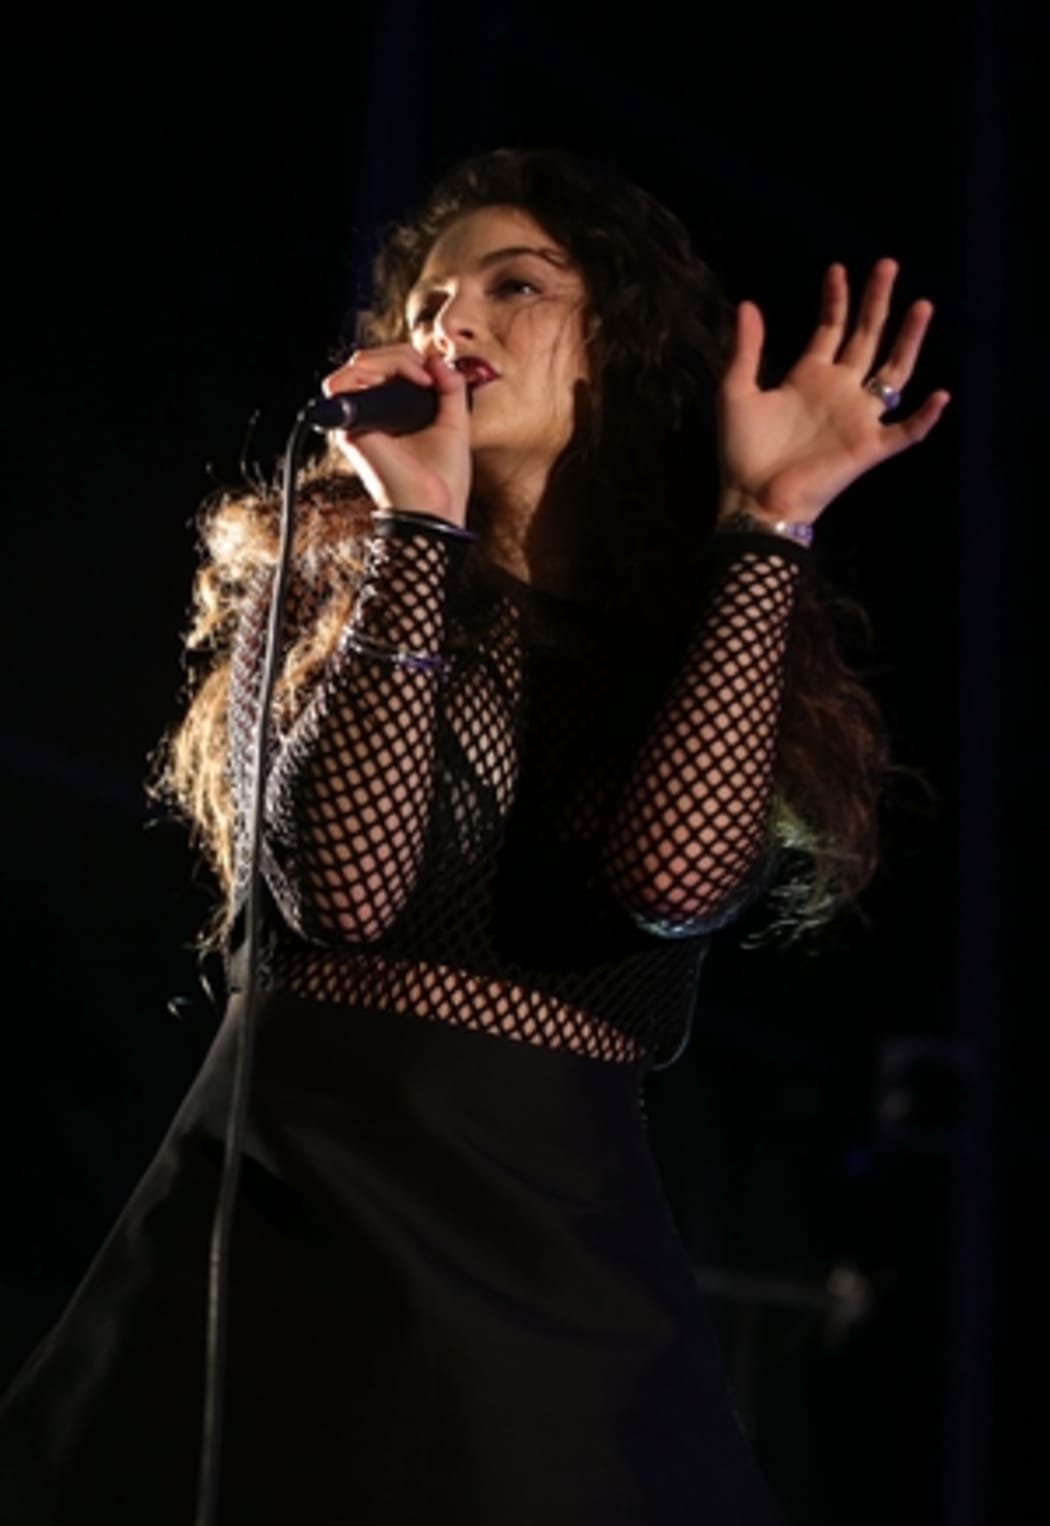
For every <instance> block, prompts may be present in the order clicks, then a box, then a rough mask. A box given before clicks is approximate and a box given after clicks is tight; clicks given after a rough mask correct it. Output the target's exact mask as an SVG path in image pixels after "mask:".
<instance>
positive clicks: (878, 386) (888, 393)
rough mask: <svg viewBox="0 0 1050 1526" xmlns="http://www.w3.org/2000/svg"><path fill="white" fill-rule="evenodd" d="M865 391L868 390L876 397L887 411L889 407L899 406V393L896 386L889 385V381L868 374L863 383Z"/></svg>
mask: <svg viewBox="0 0 1050 1526" xmlns="http://www.w3.org/2000/svg"><path fill="white" fill-rule="evenodd" d="M864 390H865V392H870V393H871V395H872V397H877V398H878V400H879V402H880V403H881V404H882V406H883V407H884V408H885V409H886V411H887V413H888V412H889V411H890V409H891V408H898V407H899V406H900V400H901V395H900V393H899V392H898V391H897V389H896V387H891V386H890V384H889V382H884V381H882V380H881V379H880V378H879V377H877V376H869V377H868V379H867V381H866V382H865V383H864Z"/></svg>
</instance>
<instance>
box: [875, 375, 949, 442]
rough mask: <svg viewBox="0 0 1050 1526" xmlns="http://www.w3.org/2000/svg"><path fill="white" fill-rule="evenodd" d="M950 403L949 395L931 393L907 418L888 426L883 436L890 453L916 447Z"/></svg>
mask: <svg viewBox="0 0 1050 1526" xmlns="http://www.w3.org/2000/svg"><path fill="white" fill-rule="evenodd" d="M950 402H951V394H950V393H948V392H944V391H938V392H931V393H930V395H929V397H928V398H927V399H926V401H925V402H924V403H923V404H922V406H921V407H920V408H917V409H916V410H915V412H914V413H913V414H911V415H910V416H909V417H908V418H906V419H900V420H899V421H898V422H897V423H896V424H888V425H887V426H886V429H885V430H884V432H883V436H884V440H885V442H886V443H887V444H888V445H890V446H891V452H890V453H892V454H895V453H896V452H897V451H899V450H906V449H907V448H908V446H909V445H918V443H919V441H920V440H925V438H926V436H927V435H928V434H929V432H930V430H931V429H932V428H933V426H934V425H935V424H936V423H937V420H938V419H939V418H940V417H941V414H942V413H943V412H944V410H945V409H946V408H947V406H948V404H949V403H950Z"/></svg>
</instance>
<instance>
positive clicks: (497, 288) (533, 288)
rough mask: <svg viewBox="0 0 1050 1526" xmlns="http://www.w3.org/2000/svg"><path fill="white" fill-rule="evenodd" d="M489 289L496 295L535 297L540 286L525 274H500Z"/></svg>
mask: <svg viewBox="0 0 1050 1526" xmlns="http://www.w3.org/2000/svg"><path fill="white" fill-rule="evenodd" d="M491 290H492V294H493V296H496V297H535V296H538V295H539V291H540V288H539V287H538V286H537V285H536V282H535V281H530V280H528V279H527V278H526V277H525V276H501V277H500V279H499V280H498V281H497V282H496V283H495V285H494V286H493V287H492V288H491Z"/></svg>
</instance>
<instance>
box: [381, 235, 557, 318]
mask: <svg viewBox="0 0 1050 1526" xmlns="http://www.w3.org/2000/svg"><path fill="white" fill-rule="evenodd" d="M518 254H534V255H536V256H537V258H539V259H541V260H546V262H547V264H548V265H553V266H554V267H555V269H556V270H568V269H569V268H570V264H569V260H568V258H567V257H566V256H565V255H564V254H563V253H562V251H561V250H560V249H554V248H551V247H549V246H546V245H543V244H507V245H506V246H505V247H504V248H502V249H490V250H489V252H488V254H483V255H482V256H481V257H480V259H478V260H476V261H475V262H474V269H475V270H488V269H489V267H490V266H491V265H498V264H499V262H500V260H509V259H513V258H514V256H515V255H518ZM440 284H441V277H440V276H439V275H437V276H432V277H431V278H430V280H429V281H417V282H416V284H415V285H414V286H413V287H412V288H411V289H410V291H409V293H408V296H407V297H406V298H405V306H406V307H407V306H408V304H409V303H410V302H412V301H414V300H415V299H416V298H417V297H421V296H422V295H423V294H424V293H425V292H427V291H431V290H432V289H433V288H434V287H435V286H439V285H440Z"/></svg>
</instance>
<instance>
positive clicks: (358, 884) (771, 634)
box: [231, 530, 798, 1062]
mask: <svg viewBox="0 0 1050 1526" xmlns="http://www.w3.org/2000/svg"><path fill="white" fill-rule="evenodd" d="M765 540H766V538H765V537H763V538H761V541H760V543H759V545H758V547H757V549H756V548H755V546H754V545H751V546H750V549H745V550H743V551H742V552H741V554H739V555H731V558H730V561H729V565H728V566H727V567H726V568H725V569H724V570H723V572H722V573H721V575H720V576H719V577H718V578H717V579H716V581H715V583H714V585H713V587H712V590H711V593H710V599H709V603H708V607H707V609H706V611H705V613H704V615H703V618H702V619H701V620H700V622H699V624H698V628H697V630H696V633H695V635H694V637H693V639H692V640H691V641H690V642H689V643H688V646H687V647H686V649H685V651H684V653H683V655H682V658H681V660H680V662H679V664H678V669H677V672H675V673H674V674H673V675H670V681H668V678H669V675H667V674H664V675H663V678H662V680H661V675H659V674H646V675H644V677H645V683H644V684H643V685H642V686H641V687H639V686H638V685H637V684H636V685H635V686H634V692H633V693H632V694H628V693H627V692H626V690H625V686H624V673H623V671H622V667H621V663H620V655H619V654H618V653H617V651H616V650H615V649H614V647H610V646H609V645H608V643H606V642H605V640H604V638H603V637H602V635H601V634H600V633H599V634H596V635H595V634H593V633H591V634H590V635H589V636H588V639H586V640H580V639H577V636H578V632H577V633H576V634H574V635H573V636H572V639H568V637H564V638H563V635H562V630H563V626H564V628H565V629H566V630H567V629H568V625H567V624H565V621H562V619H561V616H560V615H559V614H558V613H557V612H555V616H554V617H553V619H552V620H548V621H547V622H546V625H545V626H544V629H543V633H542V636H541V637H539V638H538V637H537V636H536V633H535V627H536V622H535V620H533V619H531V618H530V616H531V615H533V614H534V612H535V608H536V602H535V600H534V599H533V597H532V595H531V593H530V592H529V591H528V590H525V591H524V592H523V594H522V596H521V597H520V598H517V599H515V598H510V597H507V596H506V595H505V593H503V592H501V591H500V590H499V588H498V586H497V587H494V588H492V589H490V590H489V593H488V594H487V596H486V598H485V599H484V600H483V601H482V604H481V612H480V615H479V613H478V606H477V601H476V598H475V602H474V606H473V613H472V615H471V617H470V618H469V619H467V618H464V617H462V616H461V613H460V603H461V601H460V600H459V598H458V594H457V586H458V585H457V572H458V566H457V561H458V551H459V548H458V547H457V546H456V545H454V544H450V543H449V542H447V541H445V540H443V539H442V538H441V537H437V536H434V535H432V534H429V533H426V532H424V531H422V530H420V531H416V532H404V533H399V534H398V535H396V536H384V537H377V538H376V539H375V540H374V541H372V542H370V544H369V547H368V554H367V557H366V561H365V569H364V573H363V575H362V579H361V584H360V588H359V591H358V596H357V599H356V602H355V605H354V608H353V613H352V617H351V619H350V622H349V624H348V626H347V628H346V630H345V631H344V633H343V637H342V639H341V640H340V642H339V645H338V648H337V650H336V651H335V652H333V654H332V656H331V659H330V660H329V662H328V664H327V666H326V668H325V670H324V671H323V673H322V674H321V676H320V677H319V679H318V681H317V683H316V685H315V688H314V690H313V692H312V693H311V694H310V695H309V697H308V699H307V701H306V703H305V704H304V706H303V708H302V709H301V711H300V713H299V714H298V716H297V717H296V719H295V722H294V724H293V725H292V726H291V727H289V728H288V729H287V730H286V731H285V732H284V733H283V734H279V735H277V736H276V737H275V740H274V744H273V749H272V752H273V757H272V767H271V771H270V775H269V781H268V788H267V798H266V830H265V836H266V847H265V859H264V871H265V874H266V878H267V880H268V882H269V886H270V889H271V892H272V894H273V897H274V899H275V901H276V903H277V906H278V908H279V910H280V913H281V919H282V926H280V927H278V928H277V929H276V934H275V939H274V946H273V951H272V966H271V970H270V976H269V978H271V979H273V980H274V981H276V982H277V983H279V984H281V985H284V986H286V987H287V988H289V989H290V990H292V991H294V992H295V994H298V995H303V996H307V997H309V998H312V999H315V1000H323V1001H330V1002H340V1003H344V1004H347V1005H348V1006H353V1005H355V1004H356V1005H359V1006H366V1007H369V1008H378V1009H381V1010H395V1011H401V1012H406V1013H410V1014H414V1015H416V1016H419V1017H421V1018H425V1019H428V1020H431V1021H444V1022H451V1023H455V1024H460V1025H463V1026H468V1027H473V1028H476V1029H478V1030H480V1031H484V1032H488V1033H491V1034H493V1035H495V1036H498V1037H501V1038H504V1039H506V1038H510V1039H515V1040H518V1041H522V1042H529V1043H534V1044H541V1045H545V1046H547V1047H551V1048H561V1047H566V1048H570V1049H573V1050H575V1051H577V1052H578V1053H581V1054H585V1055H588V1056H590V1057H592V1058H595V1059H602V1060H614V1061H631V1062H633V1061H638V1060H640V1059H644V1058H647V1057H648V1058H650V1059H651V1058H652V1057H653V1056H654V1055H659V1054H660V1053H661V1052H666V1051H668V1050H669V1049H673V1047H674V1045H675V1042H676V1034H677V1033H679V1032H680V1030H681V1028H682V1026H683V1025H684V1023H685V1022H687V1020H688V1012H689V1006H690V1003H691V999H692V989H693V984H694V982H695V974H696V969H697V963H698V958H699V957H702V944H703V939H702V936H701V935H702V934H703V932H704V930H705V929H706V928H708V927H709V926H712V925H715V924H717V923H718V921H719V920H720V918H722V917H724V915H725V914H726V910H727V908H728V907H730V906H731V905H732V904H733V903H734V898H739V895H740V893H741V889H742V887H744V886H746V884H747V882H748V877H749V875H750V874H751V872H752V870H753V868H754V865H755V863H756V860H757V859H758V857H759V856H760V855H761V853H762V851H763V846H764V842H765V836H766V829H767V817H768V810H769V800H770V794H771V790H772V779H773V767H774V761H775V754H776V733H777V721H778V715H779V705H780V689H781V684H782V673H783V658H784V651H785V644H786V639H787V631H788V625H789V619H790V611H791V605H792V597H793V586H794V580H795V578H796V576H797V572H798V569H797V567H796V566H794V565H793V564H792V559H791V558H790V557H785V556H784V555H781V554H779V548H778V547H777V546H775V545H772V544H771V545H770V546H769V547H768V549H766V548H765ZM300 597H302V596H300ZM297 613H298V618H299V619H300V620H302V619H304V618H305V619H308V618H309V607H308V602H305V603H300V605H299V607H298V612H297ZM570 623H571V622H570ZM248 629H249V632H250V626H249V627H248ZM253 649H254V643H253V641H252V640H251V639H248V638H246V639H245V640H244V642H243V643H242V651H243V660H242V661H241V665H240V667H237V665H236V664H235V670H234V679H233V689H234V693H233V695H232V696H231V717H238V718H239V719H238V720H237V723H236V724H231V743H232V746H233V766H234V770H235V773H237V772H238V771H239V769H243V760H244V754H243V751H242V752H241V753H240V763H239V762H238V749H240V748H243V745H244V739H245V729H244V721H245V720H246V718H247V717H248V715H249V714H250V712H251V703H250V699H246V698H245V695H248V696H250V694H251V692H252V689H253V687H254V685H255V683H256V682H257V675H255V674H254V673H253V666H252V661H251V653H252V650H253ZM661 691H662V693H663V696H664V697H663V699H662V701H660V702H659V703H658V702H657V698H656V696H657V695H658V694H659V693H660V692H661ZM640 699H641V700H642V703H641V705H639V700H640Z"/></svg>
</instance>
